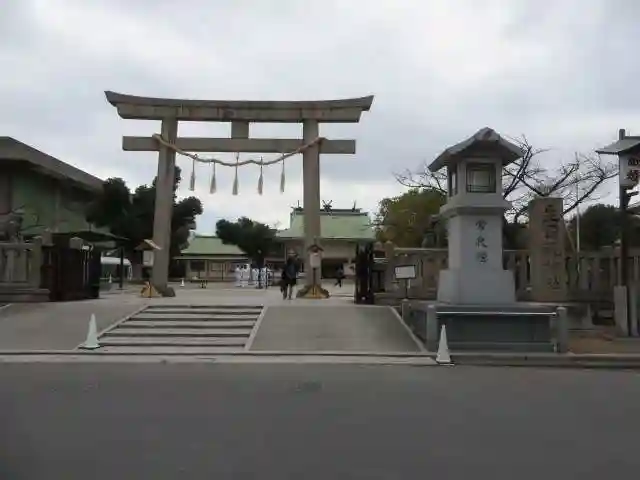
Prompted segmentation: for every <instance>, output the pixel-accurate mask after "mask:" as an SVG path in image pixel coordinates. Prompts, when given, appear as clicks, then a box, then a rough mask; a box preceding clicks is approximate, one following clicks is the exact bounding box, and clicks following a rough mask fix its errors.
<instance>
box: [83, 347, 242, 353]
mask: <svg viewBox="0 0 640 480" xmlns="http://www.w3.org/2000/svg"><path fill="white" fill-rule="evenodd" d="M239 350H240V351H241V350H242V348H238V347H228V346H209V347H199V346H188V347H185V346H180V347H163V346H137V347H136V346H115V345H114V346H104V347H102V348H100V349H98V350H96V351H97V352H100V353H114V354H116V353H118V354H127V353H128V354H149V355H162V354H163V353H164V354H167V355H176V354H183V355H192V356H193V355H203V356H206V355H215V354H218V353H234V352H237V351H239Z"/></svg>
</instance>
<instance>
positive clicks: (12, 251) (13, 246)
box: [0, 238, 42, 288]
mask: <svg viewBox="0 0 640 480" xmlns="http://www.w3.org/2000/svg"><path fill="white" fill-rule="evenodd" d="M41 267H42V241H41V239H39V238H37V239H35V240H34V241H33V242H31V243H25V242H20V243H9V242H6V243H5V242H0V288H2V287H23V288H40V283H41V278H40V272H41Z"/></svg>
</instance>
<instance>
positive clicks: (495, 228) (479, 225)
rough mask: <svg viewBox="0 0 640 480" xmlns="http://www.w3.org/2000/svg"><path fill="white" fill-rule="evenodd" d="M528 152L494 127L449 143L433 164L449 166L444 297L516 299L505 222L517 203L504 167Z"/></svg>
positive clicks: (458, 300)
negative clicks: (508, 192)
mask: <svg viewBox="0 0 640 480" xmlns="http://www.w3.org/2000/svg"><path fill="white" fill-rule="evenodd" d="M523 155H524V152H523V151H522V149H521V148H520V147H518V146H517V145H515V144H513V143H511V142H509V141H507V140H505V139H504V138H502V137H501V136H500V135H498V134H497V133H496V132H495V131H493V130H492V129H490V128H483V129H482V130H480V131H478V132H477V133H476V134H475V135H473V136H472V137H470V138H469V139H467V140H465V141H463V142H461V143H458V144H456V145H454V146H452V147H449V148H448V149H446V150H445V151H444V152H443V153H442V154H440V156H438V158H436V159H435V160H434V161H433V163H431V165H429V170H431V171H432V172H436V171H439V170H441V169H443V168H446V169H447V180H448V182H447V185H448V195H447V203H446V204H445V205H443V206H442V207H441V209H440V215H439V218H440V219H442V220H444V221H446V222H447V229H448V241H449V260H448V268H447V269H446V270H441V271H440V277H439V280H438V302H443V303H451V304H474V305H490V304H492V305H504V304H510V303H515V301H516V298H515V287H514V278H513V273H512V272H510V271H508V270H505V269H504V267H503V250H502V222H503V216H504V212H505V211H506V210H507V209H509V208H510V207H511V204H510V203H509V202H507V201H506V200H505V199H504V198H503V196H502V195H503V192H502V181H501V180H502V169H503V167H504V166H505V165H508V164H509V163H512V162H514V161H515V160H517V159H518V158H521V157H522V156H523Z"/></svg>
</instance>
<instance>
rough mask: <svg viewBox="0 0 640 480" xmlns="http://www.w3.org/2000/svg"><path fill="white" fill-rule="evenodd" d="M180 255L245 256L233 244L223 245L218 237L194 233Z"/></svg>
mask: <svg viewBox="0 0 640 480" xmlns="http://www.w3.org/2000/svg"><path fill="white" fill-rule="evenodd" d="M181 254H182V255H227V256H233V257H244V256H246V255H245V254H244V253H243V252H242V250H240V249H239V248H238V247H236V246H235V245H225V244H224V243H222V240H220V239H219V238H218V237H216V236H213V235H196V236H195V237H194V238H193V240H191V243H190V244H189V246H188V247H187V248H185V249H184V250H182V252H181Z"/></svg>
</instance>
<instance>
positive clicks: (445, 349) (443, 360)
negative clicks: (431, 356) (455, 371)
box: [436, 325, 453, 365]
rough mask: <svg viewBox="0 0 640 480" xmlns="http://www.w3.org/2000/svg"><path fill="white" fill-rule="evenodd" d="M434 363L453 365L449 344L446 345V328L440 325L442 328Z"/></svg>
mask: <svg viewBox="0 0 640 480" xmlns="http://www.w3.org/2000/svg"><path fill="white" fill-rule="evenodd" d="M436 363H438V364H439V365H453V362H452V361H451V355H450V354H449V344H448V343H447V327H445V326H444V325H442V328H441V329H440V342H438V354H437V355H436Z"/></svg>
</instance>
